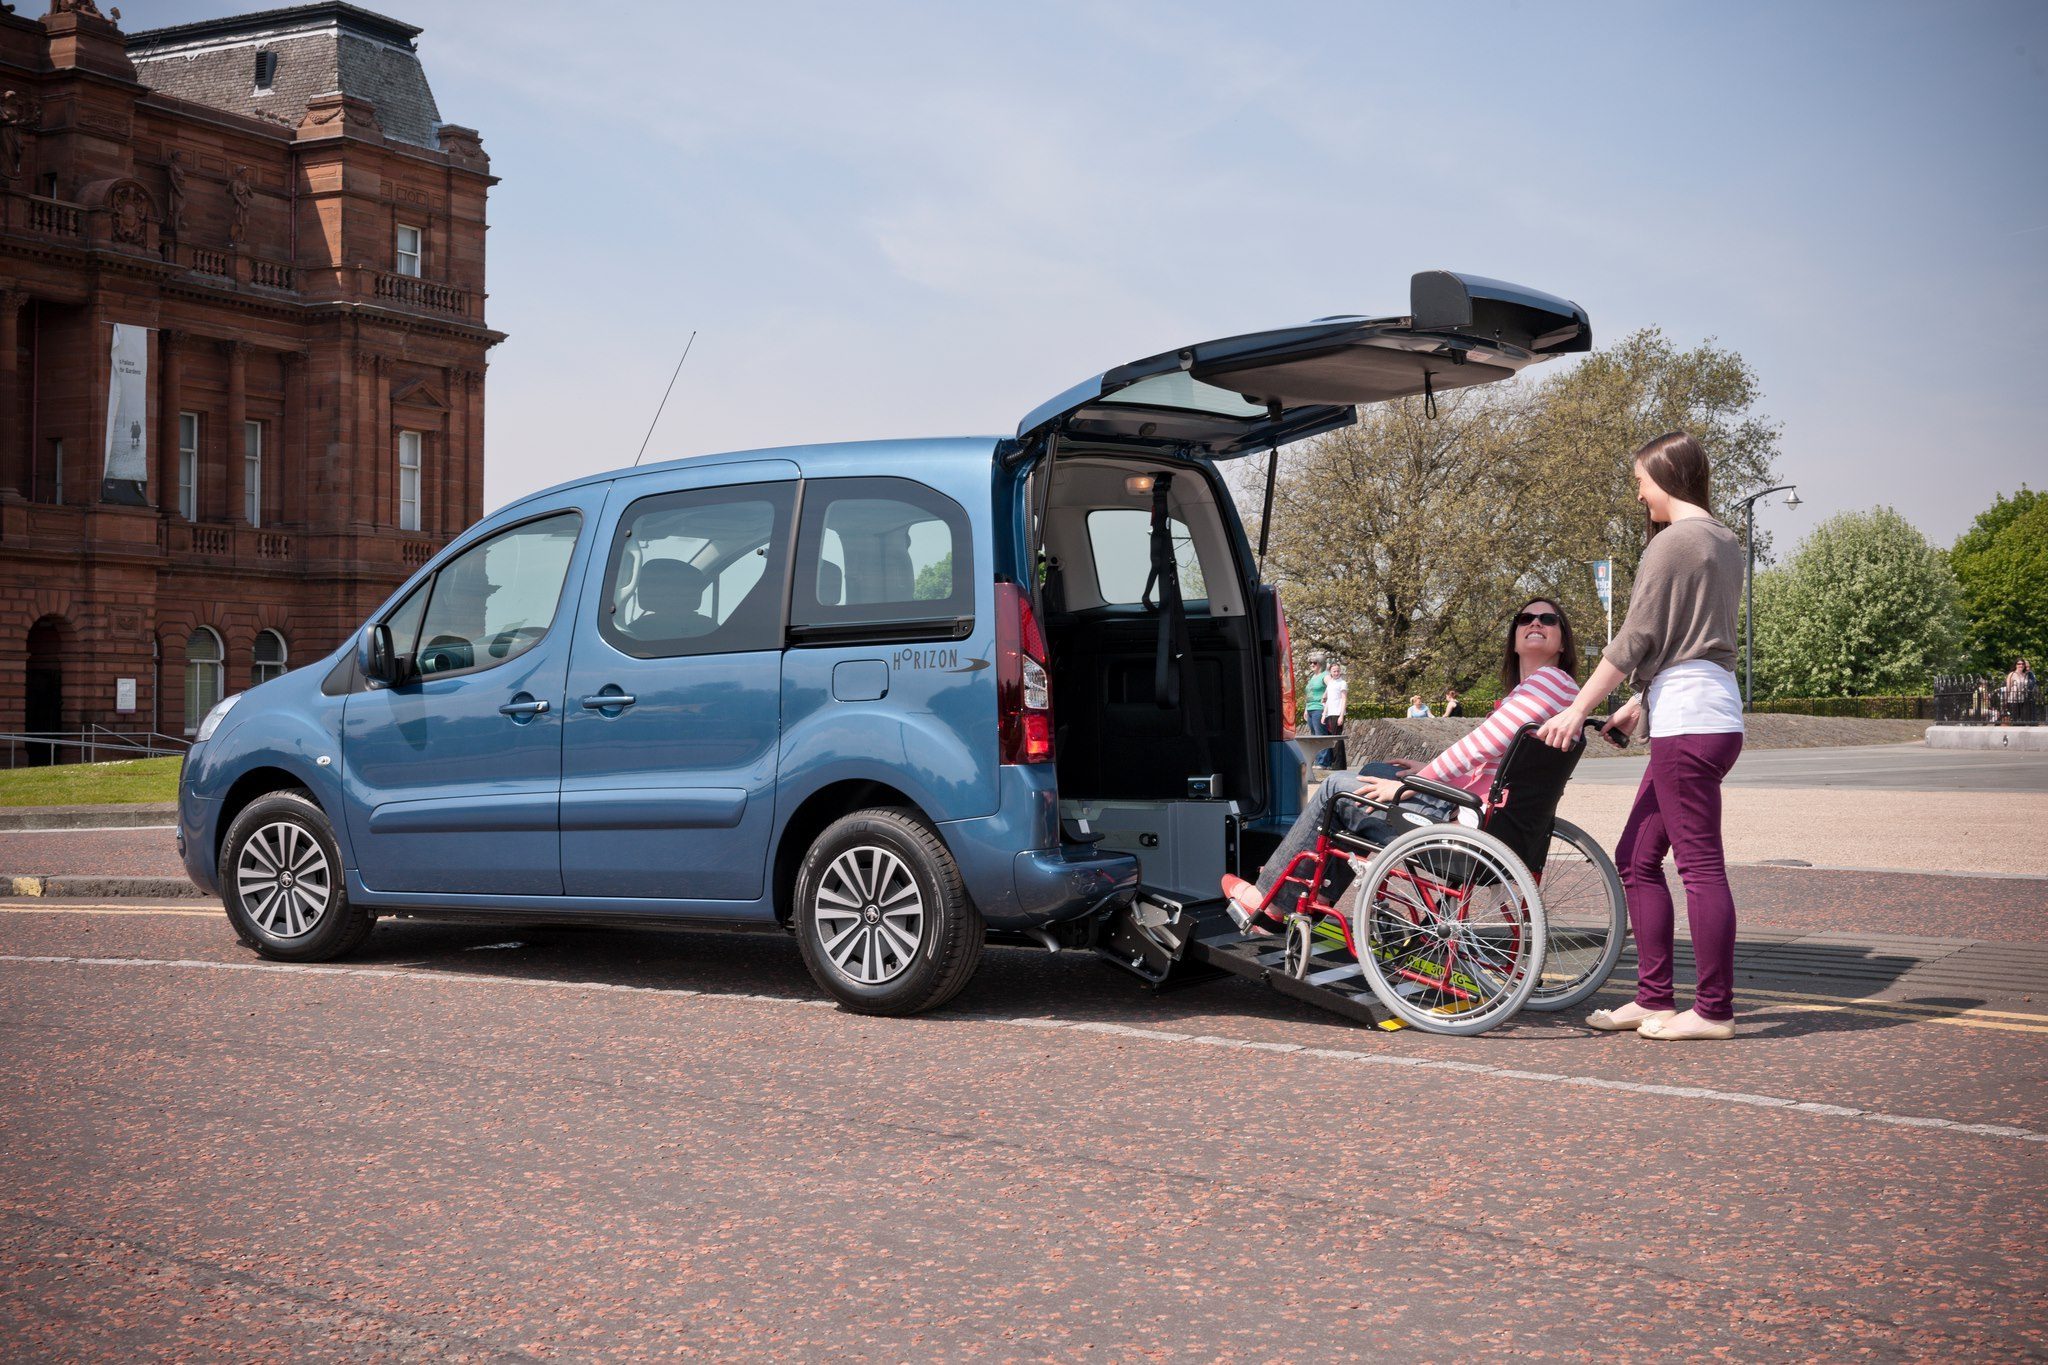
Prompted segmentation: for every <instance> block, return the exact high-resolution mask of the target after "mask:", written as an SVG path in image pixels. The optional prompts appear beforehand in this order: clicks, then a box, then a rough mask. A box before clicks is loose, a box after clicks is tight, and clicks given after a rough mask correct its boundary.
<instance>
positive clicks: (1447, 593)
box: [1240, 329, 1779, 699]
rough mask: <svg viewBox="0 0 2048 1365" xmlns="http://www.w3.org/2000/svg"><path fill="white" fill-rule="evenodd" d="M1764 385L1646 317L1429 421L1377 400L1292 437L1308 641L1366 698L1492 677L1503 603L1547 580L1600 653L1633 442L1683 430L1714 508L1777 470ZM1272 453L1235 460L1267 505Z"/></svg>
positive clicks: (1634, 531)
mask: <svg viewBox="0 0 2048 1365" xmlns="http://www.w3.org/2000/svg"><path fill="white" fill-rule="evenodd" d="M1760 392H1761V390H1760V387H1759V384H1758V381H1757V377H1756V374H1755V372H1754V371H1752V370H1751V369H1750V368H1749V366H1748V364H1747V363H1746V362H1744V361H1743V359H1742V357H1741V356H1740V355H1737V354H1736V353H1735V352H1733V351H1729V350H1723V349H1721V348H1718V347H1716V346H1715V345H1714V344H1713V343H1712V342H1706V343H1702V344H1701V345H1698V346H1695V347H1693V348H1692V349H1690V350H1680V349H1679V348H1678V347H1677V346H1675V345H1674V344H1673V343H1672V342H1671V341H1670V340H1669V339H1668V338H1666V337H1665V336H1664V335H1663V333H1661V332H1658V331H1656V330H1654V329H1652V330H1646V331H1640V332H1636V333H1634V334H1632V335H1630V336H1627V337H1624V338H1623V339H1622V340H1620V341H1618V342H1616V343H1615V344H1614V345H1612V346H1609V347H1607V348H1606V349H1604V350H1600V351H1596V352H1594V353H1593V354H1591V355H1589V356H1587V357H1586V358H1585V359H1584V360H1582V361H1581V362H1580V363H1579V364H1578V365H1576V366H1575V367H1574V368H1572V369H1569V370H1565V371H1561V372H1558V373H1554V374H1552V375H1550V376H1548V377H1546V378H1543V379H1540V380H1535V379H1533V378H1532V380H1517V381H1513V382H1509V383H1502V384H1496V385H1491V386H1488V387H1485V388H1480V389H1466V390H1460V391H1457V392H1456V393H1454V394H1452V395H1450V396H1448V397H1445V398H1440V399H1439V400H1438V407H1439V415H1438V416H1437V417H1436V418H1435V419H1434V420H1431V419H1430V418H1429V417H1428V416H1427V415H1426V413H1425V412H1424V408H1423V404H1422V403H1421V402H1419V401H1417V400H1407V401H1404V402H1400V403H1390V404H1382V405H1379V406H1377V407H1374V408H1370V409H1367V410H1366V412H1365V413H1364V414H1362V415H1361V418H1360V421H1359V425H1357V426H1356V427H1352V428H1349V429H1347V430H1343V431H1338V432H1332V433H1331V434H1329V435H1328V436H1323V437H1319V438H1317V439H1315V440H1312V441H1307V442H1303V443H1302V444H1301V445H1298V446H1294V447H1291V448H1290V449H1288V450H1287V451H1286V452H1284V453H1283V455H1282V456H1281V470H1282V473H1281V478H1280V480H1279V484H1278V488H1277V490H1276V493H1275V499H1274V524H1273V551H1272V555H1271V561H1270V563H1269V567H1268V573H1269V576H1273V577H1277V578H1278V579H1279V580H1280V581H1282V583H1283V584H1284V588H1283V591H1284V595H1285V598H1286V602H1287V610H1288V620H1289V624H1290V625H1291V626H1292V627H1293V634H1294V639H1295V642H1296V644H1297V645H1298V646H1301V647H1302V648H1304V649H1310V648H1313V649H1316V650H1320V651H1323V652H1328V653H1333V654H1335V655H1337V656H1338V657H1342V658H1345V659H1347V660H1348V661H1349V662H1350V663H1351V666H1352V676H1353V679H1354V683H1353V687H1354V693H1355V695H1359V696H1360V697H1361V699H1362V698H1363V697H1364V696H1365V695H1369V694H1371V693H1375V692H1377V693H1378V694H1380V695H1383V696H1398V697H1405V696H1407V695H1408V694H1409V693H1411V692H1415V691H1431V692H1435V691H1440V690H1441V689H1442V687H1443V686H1445V685H1450V686H1456V687H1459V688H1460V689H1465V688H1469V687H1471V686H1472V685H1473V684H1474V683H1475V682H1479V683H1481V684H1482V686H1483V680H1484V678H1485V677H1486V676H1487V675H1488V674H1489V673H1490V672H1491V671H1492V670H1493V668H1494V667H1495V666H1496V664H1497V662H1498V649H1499V641H1500V636H1501V632H1502V630H1503V629H1504V626H1505V617H1506V615H1507V613H1508V612H1509V611H1511V610H1513V609H1514V607H1515V606H1516V605H1518V603H1519V602H1520V601H1521V600H1522V598H1523V597H1525V596H1529V595H1534V594H1538V593H1541V594H1544V595H1546V596H1551V597H1554V598H1555V599H1557V600H1558V602H1559V604H1560V605H1561V606H1563V607H1564V608H1565V610H1566V611H1567V612H1568V613H1570V615H1571V617H1572V621H1573V624H1574V626H1575V627H1576V631H1577V635H1578V640H1579V644H1580V647H1581V650H1582V652H1586V651H1587V650H1589V649H1597V648H1598V647H1599V645H1600V644H1601V643H1602V642H1603V638H1604V631H1603V628H1602V624H1601V612H1600V607H1599V600H1598V599H1597V598H1596V597H1595V596H1594V592H1593V575H1592V570H1591V569H1590V568H1588V567H1587V562H1588V561H1590V560H1594V559H1603V558H1608V557H1610V556H1611V557H1612V558H1613V560H1614V567H1615V585H1614V590H1615V599H1616V600H1615V604H1614V606H1615V617H1616V619H1617V621H1618V620H1619V619H1620V618H1621V616H1622V615H1623V614H1624V609H1625V607H1626V605H1627V593H1628V586H1629V583H1630V582H1631V580H1632V576H1633V573H1634V569H1635V563H1636V560H1637V559H1638V558H1639V557H1640V555H1641V553H1642V547H1643V542H1644V538H1645V531H1644V524H1643V513H1642V509H1641V507H1640V506H1639V505H1638V504H1637V502H1636V500H1635V482H1634V479H1633V476H1632V474H1631V472H1630V463H1629V457H1630V455H1632V454H1633V453H1634V452H1635V451H1636V450H1637V449H1638V448H1639V447H1640V446H1642V445H1643V443H1644V442H1646V441H1648V440H1650V439H1651V438H1653V437H1656V436H1660V435H1662V434H1663V433H1665V432H1667V431H1673V430H1684V431H1690V432H1692V433H1693V434H1694V435H1695V436H1697V437H1698V438H1699V439H1700V441H1701V442H1702V443H1703V444H1704V445H1705V447H1706V450H1707V453H1708V455H1709V457H1710V458H1711V459H1712V461H1713V465H1714V496H1715V500H1716V506H1717V507H1729V506H1732V505H1733V503H1734V501H1735V500H1736V499H1738V498H1740V497H1742V496H1744V495H1746V494H1748V493H1750V492H1753V491H1755V490H1757V489H1759V488H1763V487H1765V486H1767V485H1768V484H1769V483H1770V482H1771V481H1772V479H1773V478H1774V471H1773V464H1774V462H1775V460H1776V458H1777V443H1778V432H1779V428H1778V426H1777V424H1776V423H1773V422H1771V421H1770V420H1768V419H1767V418H1764V417H1761V416H1758V415H1756V413H1755V412H1754V411H1753V409H1754V407H1755V405H1756V403H1757V402H1758V400H1759V397H1760ZM1263 464H1264V462H1263V461H1256V460H1245V461H1241V462H1240V465H1242V466H1250V468H1246V469H1244V470H1243V475H1242V477H1241V479H1240V494H1241V496H1242V499H1243V501H1244V502H1245V503H1246V505H1247V506H1249V507H1250V508H1251V509H1252V511H1253V512H1254V513H1256V510H1257V506H1258V498H1259V493H1260V490H1259V489H1258V488H1257V487H1255V484H1256V482H1257V481H1258V480H1259V478H1260V476H1262V475H1263V474H1264V472H1265V471H1264V467H1263ZM1250 519H1251V520H1253V521H1254V522H1255V520H1256V518H1255V516H1254V517H1252V518H1250ZM1253 534H1254V535H1256V534H1257V532H1256V529H1254V532H1253ZM1758 539H1759V542H1761V541H1762V537H1761V536H1760V537H1759V538H1758Z"/></svg>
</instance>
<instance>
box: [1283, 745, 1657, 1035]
mask: <svg viewBox="0 0 2048 1365" xmlns="http://www.w3.org/2000/svg"><path fill="white" fill-rule="evenodd" d="M1586 723H1587V725H1588V726H1597V725H1600V724H1603V723H1604V722H1603V721H1601V720H1589V721H1587V722H1586ZM1585 746H1586V736H1585V735H1584V734H1581V735H1580V736H1579V738H1578V740H1577V742H1576V743H1575V744H1573V746H1572V747H1571V748H1570V749H1569V750H1563V751H1560V750H1557V749H1553V748H1551V747H1550V746H1549V745H1547V744H1545V743H1543V742H1542V741H1541V740H1539V739H1537V738H1536V735H1535V727H1534V726H1524V727H1522V729H1521V730H1520V731H1518V732H1517V733H1516V735H1515V738H1514V740H1513V741H1512V742H1511V743H1510V744H1509V746H1508V750H1507V753H1506V754H1504V755H1503V756H1502V759H1501V764H1500V769H1499V772H1498V774H1497V775H1496V776H1495V778H1494V781H1493V785H1492V787H1491V788H1490V789H1489V790H1488V792H1487V794H1486V796H1485V797H1483V798H1481V797H1476V796H1474V795H1472V794H1471V793H1470V792H1467V791H1463V790H1461V789H1459V788H1457V787H1451V786H1446V785H1443V784H1441V783H1436V782H1430V781H1425V780H1423V779H1421V778H1417V777H1404V778H1400V779H1397V780H1398V781H1399V782H1400V783H1401V789H1400V790H1399V791H1398V792H1397V793H1396V794H1395V796H1394V800H1393V801H1392V802H1391V803H1381V802H1377V801H1372V800H1369V799H1368V798H1366V797H1364V796H1361V795H1359V794H1357V793H1355V792H1340V793H1337V794H1336V795H1335V797H1334V798H1333V799H1332V800H1331V801H1330V802H1329V803H1328V805H1327V806H1326V807H1325V809H1324V812H1323V819H1322V824H1321V827H1320V828H1319V829H1318V830H1317V832H1316V841H1315V844H1314V845H1313V846H1312V847H1311V848H1309V849H1306V850H1304V851H1303V852H1301V853H1300V854H1298V855H1296V856H1295V857H1294V858H1293V860H1292V861H1291V862H1290V863H1289V864H1288V866H1287V867H1286V868H1285V869H1284V870H1283V872H1282V873H1281V875H1280V877H1279V879H1278V880H1277V881H1276V882H1275V883H1274V886H1273V889H1272V890H1271V891H1270V892H1268V893H1267V895H1266V897H1265V899H1264V901H1263V902H1262V903H1261V905H1260V908H1259V915H1260V916H1263V917H1264V918H1265V919H1266V921H1268V922H1275V921H1277V922H1278V924H1279V926H1280V929H1281V931H1282V933H1283V934H1284V936H1285V941H1284V949H1283V956H1282V963H1283V969H1284V970H1285V971H1286V973H1287V974H1288V975H1290V976H1293V977H1297V978H1299V979H1301V980H1304V981H1307V982H1310V983H1312V984H1317V985H1329V984H1332V983H1335V982H1337V981H1339V980H1340V979H1342V978H1344V977H1347V976H1350V975H1353V974H1358V975H1362V976H1363V977H1364V979H1365V983H1366V984H1367V985H1368V986H1369V987H1370V988H1371V990H1372V993H1373V994H1374V995H1375V996H1376V997H1377V998H1378V999H1379V1002H1380V1003H1381V1005H1383V1006H1384V1007H1385V1008H1386V1009H1387V1011H1388V1012H1389V1013H1391V1014H1392V1015H1393V1016H1394V1017H1395V1018H1397V1019H1399V1020H1401V1021H1402V1022H1403V1023H1406V1024H1410V1025H1412V1026H1414V1027H1416V1028H1419V1029H1423V1030H1426V1031H1428V1032H1431V1033H1450V1034H1474V1033H1483V1032H1485V1031H1486V1030H1488V1029H1490V1028H1493V1027H1495V1026H1496V1025H1498V1024H1500V1023H1502V1022H1504V1021H1506V1020H1508V1019H1510V1018H1513V1017H1514V1015H1515V1014H1516V1013H1517V1012H1518V1011H1520V1010H1522V1009H1524V1008H1527V1009H1535V1010H1562V1009H1568V1008H1570V1007H1571V1006H1573V1005H1576V1004H1578V1003H1580V1002H1581V1001H1583V1000H1585V999H1586V998H1587V997H1588V996H1591V995H1592V994H1593V993H1594V992H1595V991H1597V990H1599V989H1600V987H1601V986H1602V985H1603V984H1605V982H1606V980H1607V978H1608V976H1609V975H1610V974H1611V973H1612V972H1613V970H1614V965H1615V963H1616V962H1617V961H1618V960H1619V959H1620V957H1621V950H1622V947H1623V944H1624V942H1625V941H1626V938H1627V933H1628V914H1627V908H1626V904H1625V902H1624V901H1623V899H1622V890H1621V878H1620V876H1619V875H1618V874H1617V873H1616V872H1615V869H1614V863H1613V861H1612V860H1611V859H1610V858H1608V856H1607V854H1606V852H1605V850H1603V849H1602V848H1601V847H1600V845H1599V844H1598V843H1596V842H1595V841H1594V840H1593V838H1592V837H1591V836H1590V835H1588V834H1587V833H1586V832H1585V831H1584V830H1582V829H1579V828H1578V827H1577V826H1576V825H1573V824H1570V823H1569V822H1567V821H1564V820H1560V819H1558V818H1557V805H1558V801H1559V800H1560V799H1561V798H1562V797H1563V795H1564V789H1565V784H1566V783H1567V782H1569V781H1570V779H1571V775H1572V772H1573V771H1574V770H1575V769H1576V768H1577V766H1578V762H1579V759H1580V758H1581V757H1582V756H1583V755H1584V753H1585ZM1410 794H1415V795H1420V796H1427V797H1434V798H1436V800H1437V801H1439V802H1442V803H1445V804H1448V805H1449V806H1450V807H1451V808H1452V818H1451V819H1448V820H1436V819H1432V818H1430V817H1429V816H1428V815H1425V814H1423V813H1421V812H1418V811H1417V810H1415V809H1414V808H1413V807H1412V806H1404V805H1403V804H1402V802H1403V800H1404V799H1405V798H1406V797H1407V796H1409V795H1410ZM1347 803H1349V804H1351V805H1356V806H1363V807H1365V808H1366V809H1368V810H1370V811H1371V812H1373V813H1374V814H1376V815H1377V816H1378V817H1379V820H1380V821H1381V822H1384V823H1386V824H1389V825H1392V826H1393V827H1394V828H1395V829H1396V831H1397V832H1396V833H1395V834H1394V835H1393V837H1391V838H1388V839H1386V840H1385V841H1384V842H1374V841H1373V840H1371V839H1369V838H1366V837H1363V836H1361V835H1358V834H1354V833H1352V832H1351V831H1350V829H1349V828H1348V827H1347V824H1346V822H1345V821H1344V820H1343V819H1342V818H1340V812H1342V811H1343V810H1344V809H1345V807H1346V804H1347ZM1338 860H1342V862H1343V864H1344V865H1345V866H1347V867H1348V868H1349V869H1350V870H1351V871H1353V872H1355V873H1358V874H1359V875H1358V876H1357V887H1356V893H1355V895H1354V896H1353V897H1352V899H1351V904H1350V910H1349V913H1348V914H1347V913H1345V912H1344V911H1342V910H1340V908H1339V906H1338V905H1337V904H1335V903H1333V902H1336V901H1341V900H1343V899H1344V897H1343V896H1342V895H1341V894H1332V892H1331V882H1332V880H1333V878H1332V875H1331V874H1332V872H1333V870H1334V869H1335V868H1336V867H1337V865H1338ZM1289 891H1297V892H1298V893H1299V895H1298V897H1296V898H1295V900H1294V904H1293V906H1292V908H1291V909H1285V910H1280V909H1277V908H1276V902H1277V901H1278V900H1280V899H1281V898H1282V897H1283V895H1285V894H1286V893H1288V892H1289ZM1256 918H1257V917H1255V919H1256Z"/></svg>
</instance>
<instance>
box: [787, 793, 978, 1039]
mask: <svg viewBox="0 0 2048 1365" xmlns="http://www.w3.org/2000/svg"><path fill="white" fill-rule="evenodd" d="M795 913H796V937H797V946H798V947H799V949H801V951H802V952H803V958H804V966H805V967H807V968H808V969H809V970H810V973H811V976H812V978H813V979H814V980H816V981H817V983H818V984H819V985H820V986H822V987H824V989H825V991H826V992H827V993H828V994H830V995H831V996H832V997H833V998H834V999H835V1000H837V1001H839V1003H840V1004H842V1005H844V1006H845V1007H846V1008H847V1009H849V1010H852V1011H854V1012H855V1013H857V1014H885V1015H904V1014H918V1013H921V1012H922V1011H924V1010H929V1009H935V1008H937V1007H938V1006H940V1005H943V1004H944V1003H945V1002H946V1001H948V1000H950V999H952V998H953V997H954V996H955V995H957V994H959V992H960V989H961V988H962V987H963V986H965V985H966V984H967V980H968V978H969V977H971V976H973V975H974V969H975V967H976V966H977V965H978V964H979V963H980V961H981V949H982V939H983V935H984V929H983V926H982V922H981V914H980V912H979V911H977V910H976V909H975V908H974V903H973V902H972V901H971V900H969V899H968V896H967V888H966V886H965V884H964V883H962V881H961V880H960V869H959V867H958V865H957V864H955V863H954V861H953V855H952V854H951V853H950V852H948V851H947V849H946V845H945V844H944V843H943V842H942V841H941V840H940V839H939V837H938V835H936V834H934V833H933V832H932V830H931V828H930V827H929V826H928V825H926V824H925V823H924V821H922V820H920V819H919V818H918V817H917V816H916V815H915V814H914V813H912V812H910V811H907V810H898V809H874V810H863V811H856V812H855V813H854V814H852V815H848V816H845V817H843V818H842V819H840V820H837V821H835V822H833V823H832V824H831V825H829V826H828V827H827V828H826V830H825V832H824V833H823V834H821V835H819V836H818V839H817V842H816V843H814V844H812V845H811V849H810V852H809V853H807V854H806V855H805V856H804V861H803V866H802V867H800V868H799V869H798V870H797V878H796V907H795Z"/></svg>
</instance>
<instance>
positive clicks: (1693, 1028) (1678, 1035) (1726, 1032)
mask: <svg viewBox="0 0 2048 1365" xmlns="http://www.w3.org/2000/svg"><path fill="white" fill-rule="evenodd" d="M1636 1032H1637V1033H1640V1034H1642V1035H1643V1036H1644V1037H1645V1038H1655V1039H1657V1040H1658V1041H1659V1042H1665V1043H1689V1042H1692V1041H1694V1040H1695V1039H1699V1040H1705V1041H1712V1040H1718V1039H1722V1038H1733V1037H1734V1036H1735V1024H1734V1023H1733V1021H1724V1020H1719V1019H1702V1018H1700V1017H1699V1016H1698V1015H1697V1014H1694V1013H1693V1012H1692V1011H1691V1010H1687V1011H1686V1012H1685V1013H1684V1014H1668V1015H1664V1016H1663V1017H1661V1018H1657V1017H1652V1018H1649V1019H1645V1020H1643V1024H1642V1027H1641V1028H1638V1029H1637V1030H1636Z"/></svg>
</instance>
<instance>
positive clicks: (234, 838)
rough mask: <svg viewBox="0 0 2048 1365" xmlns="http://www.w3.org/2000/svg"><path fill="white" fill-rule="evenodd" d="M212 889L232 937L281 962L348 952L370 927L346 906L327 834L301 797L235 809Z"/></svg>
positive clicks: (335, 849)
mask: <svg viewBox="0 0 2048 1365" xmlns="http://www.w3.org/2000/svg"><path fill="white" fill-rule="evenodd" d="M220 888H221V900H222V902H223V903H224V904H225V905H226V906H227V912H228V922H229V923H230V924H231V925H233V926H234V930H235V936H236V937H237V938H239V939H241V940H242V942H244V943H246V944H248V945H249V946H250V947H251V948H254V949H255V950H256V951H257V952H259V953H261V954H262V955H263V956H265V957H270V958H276V959H278V960H279V961H282V962H326V961H329V960H330V959H333V958H337V957H342V956H344V955H346V954H348V953H352V952H354V951H355V950H356V949H357V948H359V947H361V946H362V944H363V940H364V939H366V938H368V937H369V936H370V930H371V928H372V927H373V926H374V925H375V923H376V917H375V916H373V915H372V914H370V912H369V911H367V910H362V909H359V908H357V907H355V906H353V905H350V904H349V901H348V887H347V884H346V882H345V881H344V879H343V877H342V871H341V849H340V847H339V846H338V845H337V844H336V843H335V841H334V829H333V827H332V826H331V825H329V824H328V823H327V816H326V814H325V813H324V812H323V811H322V810H321V809H320V807H319V806H318V805H317V804H315V803H314V801H313V799H312V798H311V797H309V796H307V795H306V794H305V793H303V792H296V791H277V792H271V793H269V794H268V795H265V796H259V797H257V798H256V799H255V800H254V801H251V802H250V803H249V804H248V805H247V806H245V807H243V808H242V811H241V813H240V814H239V815H237V816H236V817H235V819H234V822H233V823H232V824H230V825H229V826H228V835H227V838H226V839H224V840H222V841H221V850H220Z"/></svg>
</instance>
